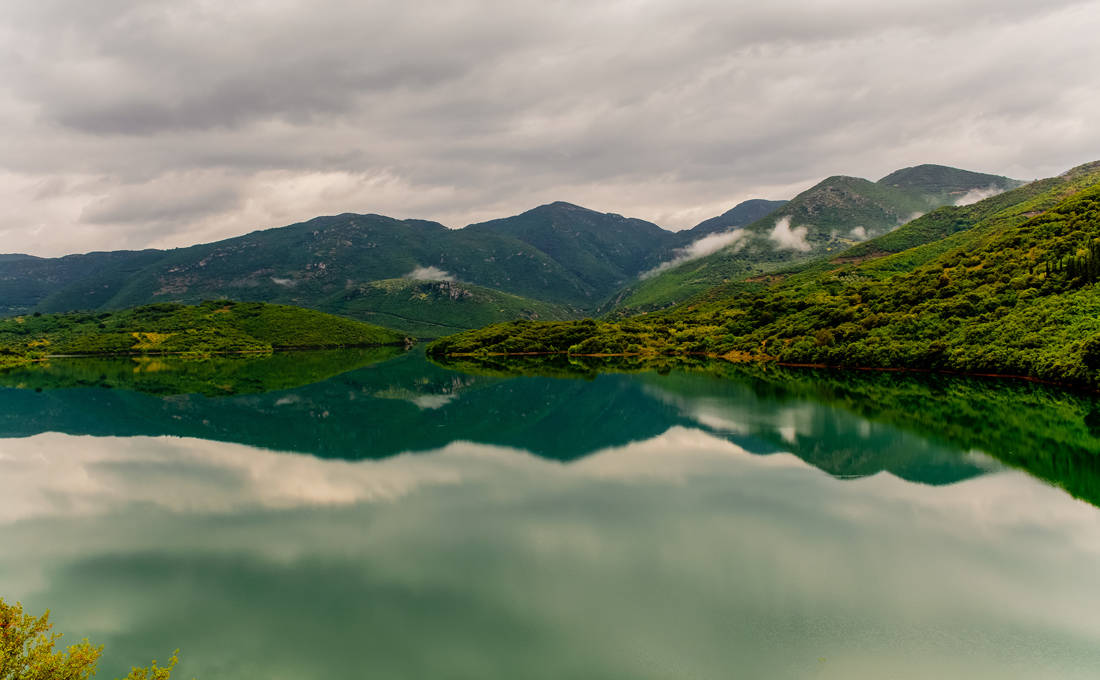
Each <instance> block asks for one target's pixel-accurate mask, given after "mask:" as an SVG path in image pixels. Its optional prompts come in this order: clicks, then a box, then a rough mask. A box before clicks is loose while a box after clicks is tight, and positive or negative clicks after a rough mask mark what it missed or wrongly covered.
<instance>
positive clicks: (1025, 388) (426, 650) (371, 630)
mask: <svg viewBox="0 0 1100 680" xmlns="http://www.w3.org/2000/svg"><path fill="white" fill-rule="evenodd" d="M454 368H455V367H451V368H447V367H443V366H439V365H435V364H432V363H429V362H428V361H426V360H425V359H424V357H423V356H422V355H420V354H418V353H415V352H413V353H408V354H400V355H396V356H395V353H394V352H392V351H386V352H363V351H357V352H320V353H303V354H296V355H276V356H275V357H268V358H257V359H248V360H245V359H239V360H233V359H222V360H211V361H209V362H205V363H186V364H180V363H178V362H171V361H164V360H160V361H150V360H143V361H135V360H128V359H114V360H69V361H55V362H53V363H51V364H50V365H48V366H39V367H34V368H31V369H23V370H20V371H17V372H9V373H7V374H0V545H2V546H3V547H4V549H3V550H0V597H3V598H4V599H6V600H9V601H14V600H21V601H22V602H23V603H24V604H25V605H27V606H28V607H29V608H31V609H32V610H42V609H45V608H50V609H52V610H53V612H54V617H55V619H56V621H57V623H58V627H59V629H60V630H63V631H66V633H67V638H69V637H75V638H80V637H84V636H87V637H89V638H90V639H91V640H93V641H94V642H96V643H103V644H104V645H105V646H106V654H105V657H104V661H103V663H102V664H101V668H102V670H101V672H100V674H99V677H108V678H112V677H115V676H117V675H121V674H123V673H124V672H125V671H126V670H127V669H128V667H129V665H131V664H135V663H145V662H147V661H148V660H149V659H150V658H153V657H156V658H161V659H163V658H164V657H165V656H167V653H168V652H170V651H171V650H172V649H174V648H176V647H179V648H181V650H182V651H181V657H182V659H183V661H182V662H181V664H180V667H179V677H181V678H183V677H186V678H191V677H196V678H199V680H209V679H211V678H335V677H340V678H360V677H378V678H428V677H432V678H435V677H441V678H573V677H575V678H741V677H744V678H1095V677H1098V676H1100V579H1097V574H1100V510H1098V509H1097V504H1098V503H1100V483H1098V480H1100V464H1098V461H1100V438H1098V437H1097V435H1098V434H1100V415H1098V414H1100V411H1098V410H1097V408H1096V404H1095V402H1094V400H1093V399H1092V398H1091V397H1085V396H1077V395H1071V394H1066V393H1062V392H1058V391H1054V390H1050V389H1047V388H1043V387H1038V386H1034V385H1027V384H1020V383H999V382H981V381H972V380H962V379H947V378H923V379H920V378H908V377H903V376H890V375H847V374H840V373H807V372H784V371H776V370H770V371H761V370H757V369H740V368H736V367H730V366H728V365H722V366H712V365H705V364H704V365H698V366H691V367H682V368H673V369H672V370H668V369H667V367H666V368H665V369H662V370H660V371H653V372H647V371H630V372H612V373H605V374H599V375H595V376H593V375H592V373H591V371H590V370H589V369H590V367H579V368H578V367H572V368H574V369H576V370H574V371H573V372H574V373H577V374H578V375H582V376H584V377H582V378H576V379H574V378H570V377H567V376H568V375H570V370H557V369H555V370H554V371H547V370H545V368H544V367H543V368H539V369H536V370H534V371H533V372H535V373H540V374H542V375H541V376H540V375H522V373H523V368H522V367H521V368H518V369H516V370H514V371H511V372H510V371H501V370H497V368H499V367H494V368H493V370H488V369H486V368H485V367H478V366H475V365H462V366H460V367H457V368H459V369H461V370H454ZM567 368H569V367H567ZM542 376H545V377H542ZM551 376H553V377H551ZM563 376H565V377H563Z"/></svg>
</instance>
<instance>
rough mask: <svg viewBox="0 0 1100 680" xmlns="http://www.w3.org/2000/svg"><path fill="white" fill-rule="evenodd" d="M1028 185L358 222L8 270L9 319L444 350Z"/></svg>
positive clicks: (914, 177) (952, 183) (845, 183)
mask: <svg viewBox="0 0 1100 680" xmlns="http://www.w3.org/2000/svg"><path fill="white" fill-rule="evenodd" d="M1017 184H1018V182H1016V181H1015V180H1010V179H1008V178H1004V177H998V176H994V175H984V174H981V173H973V172H969V171H964V170H957V169H954V168H946V167H944V166H918V167H916V168H906V169H903V170H899V171H897V172H895V173H891V174H890V175H888V176H887V177H885V178H883V180H880V182H878V183H874V182H870V181H868V180H862V179H858V178H850V177H841V176H837V177H831V178H829V179H826V180H824V181H823V182H821V183H819V184H818V185H816V186H814V187H812V188H811V189H809V190H807V191H805V192H803V193H801V194H799V195H798V196H796V197H795V198H794V199H793V200H791V201H772V200H763V199H753V200H749V201H745V202H743V203H740V204H738V205H737V206H735V207H733V208H732V209H731V210H729V211H727V212H726V213H723V214H722V215H719V216H717V217H714V218H711V219H708V220H704V221H703V222H701V223H699V224H698V225H696V226H695V227H693V228H692V229H688V230H684V231H681V232H672V231H668V230H665V229H662V228H661V227H659V226H658V225H656V224H653V223H651V222H647V221H645V220H639V219H633V218H629V217H624V216H622V215H618V214H615V213H600V212H597V211H594V210H589V209H587V208H583V207H581V206H577V205H573V204H570V203H565V202H555V203H550V204H546V205H542V206H538V207H536V208H533V209H531V210H528V211H526V212H523V213H521V214H519V215H514V216H511V217H506V218H501V219H496V220H491V221H488V222H482V223H479V224H472V225H469V226H467V227H465V228H462V229H448V228H447V227H445V226H443V225H442V224H439V223H437V222H431V221H427V220H415V219H404V220H402V219H394V218H391V217H386V216H383V215H375V214H365V215H360V214H354V213H344V214H340V215H333V216H324V217H317V218H314V219H311V220H308V221H306V222H301V223H298V224H293V225H288V226H285V227H278V228H274V229H265V230H260V231H254V232H252V233H249V234H245V235H243V236H238V237H234V238H229V239H224V240H221V241H217V242H213V243H205V244H198V245H194V246H190V247H186V248H176V249H172V250H141V251H113V252H95V253H87V254H81V255H69V256H65V257H59V258H37V257H33V256H29V255H21V254H10V255H0V314H3V315H13V314H22V313H26V312H34V311H41V312H63V311H71V310H112V309H122V308H127V307H133V306H136V305H141V304H146V303H150V302H162V301H172V302H185V303H194V302H199V301H202V300H208V299H217V298H231V299H238V300H245V301H259V302H273V303H279V304H289V305H297V306H302V307H308V308H313V309H318V310H321V311H325V312H330V313H335V314H343V315H347V316H351V317H353V318H358V319H362V320H367V321H371V322H373V323H379V324H383V325H387V326H390V327H392V328H396V329H399V330H402V331H404V332H408V333H412V334H415V335H419V336H421V337H436V336H438V335H443V334H447V333H451V332H454V331H456V330H462V329H466V328H475V327H479V326H482V325H485V324H489V323H494V322H498V321H505V320H509V319H515V318H527V319H547V320H554V319H569V318H579V317H581V316H585V315H592V314H597V313H602V312H606V311H610V310H612V309H615V308H616V307H621V308H622V310H623V311H624V312H625V311H637V310H640V309H651V308H658V307H661V306H667V305H668V304H671V303H672V302H675V301H677V300H681V299H684V298H686V297H689V296H691V295H693V294H696V293H698V292H699V291H700V290H702V289H705V288H707V287H710V286H713V285H716V284H720V283H722V282H723V281H726V280H729V279H730V278H731V277H745V276H750V275H752V274H754V273H759V272H765V271H768V270H769V268H774V267H776V266H780V265H784V264H789V263H791V262H796V261H800V260H804V259H807V258H811V257H814V256H817V255H820V254H821V253H823V252H828V251H831V250H838V249H841V248H844V247H847V246H850V245H853V244H855V243H857V242H858V241H861V240H863V239H865V238H868V237H872V236H875V235H876V234H881V233H885V232H887V231H889V230H890V229H893V228H895V227H896V226H897V225H898V224H899V223H902V222H904V221H906V219H908V217H910V216H912V215H914V214H916V213H918V212H920V211H924V210H928V209H931V208H934V207H936V206H937V205H942V204H944V203H945V202H950V201H952V200H957V199H959V198H961V197H964V196H966V195H967V194H968V193H969V192H973V191H990V192H996V191H1000V190H1003V189H1004V188H1008V187H1011V186H1015V185H1017ZM738 229H743V230H744V232H745V235H746V236H747V237H746V238H738V236H739V233H738V232H736V231H735V230H738ZM735 241H736V242H735Z"/></svg>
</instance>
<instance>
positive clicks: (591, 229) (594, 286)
mask: <svg viewBox="0 0 1100 680" xmlns="http://www.w3.org/2000/svg"><path fill="white" fill-rule="evenodd" d="M463 231H466V232H470V233H471V234H484V233H491V234H499V235H502V236H509V237H512V238H515V239H518V240H520V241H523V242H524V243H527V244H530V245H532V246H534V247H535V248H538V249H539V250H540V251H541V252H543V253H546V254H547V255H549V256H550V257H551V258H552V259H553V260H554V261H555V262H557V263H559V264H560V265H562V266H563V267H565V269H566V270H568V271H569V272H570V273H571V274H573V275H574V276H576V277H577V279H578V280H580V281H582V282H583V283H584V285H585V286H587V288H588V290H589V291H590V296H589V298H588V300H587V301H588V302H589V305H590V306H591V304H594V303H597V302H600V301H601V300H602V299H603V298H604V297H606V296H608V295H610V294H612V293H613V292H615V291H616V290H618V289H619V288H620V287H621V286H623V285H625V284H626V283H627V282H628V281H630V280H631V279H633V278H634V277H635V276H637V275H638V274H639V273H640V272H642V271H643V270H645V269H647V268H648V267H651V266H654V265H656V264H657V262H658V261H659V260H658V259H656V254H657V253H658V251H662V250H663V249H665V248H667V247H669V246H671V245H673V244H674V243H675V242H676V235H675V234H674V233H673V232H669V231H665V230H664V229H662V228H660V227H658V226H657V225H656V224H653V223H651V222H646V221H644V220H637V219H630V218H626V217H623V216H622V215H616V214H613V213H599V212H596V211H594V210H589V209H587V208H582V207H580V206H577V205H573V204H571V203H563V202H560V201H559V202H557V203H550V204H548V205H543V206H539V207H537V208H535V209H533V210H528V211H527V212H525V213H522V214H520V215H516V216H514V217H507V218H504V219H499V220H492V221H490V222H482V223H481V224H472V225H470V226H468V227H466V228H465V229H464V230H463Z"/></svg>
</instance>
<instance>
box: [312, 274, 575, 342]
mask: <svg viewBox="0 0 1100 680" xmlns="http://www.w3.org/2000/svg"><path fill="white" fill-rule="evenodd" d="M318 306H319V307H321V308H322V309H331V310H333V311H339V312H340V313H341V314H343V315H345V316H350V317H353V318H356V319H363V320H365V321H369V322H371V323H377V324H379V325H382V326H386V327H387V328H394V329H397V330H400V331H403V332H405V333H409V334H411V335H413V336H416V337H418V338H438V337H442V336H444V335H450V334H451V333H454V332H456V331H460V330H465V329H468V328H478V327H480V326H485V325H488V324H491V323H496V322H498V321H508V320H510V319H534V320H543V321H561V320H565V319H575V318H577V316H578V315H579V314H580V313H579V312H578V311H577V310H576V309H573V308H570V307H567V306H564V305H559V304H555V303H552V302H542V301H539V300H533V299H530V298H523V297H520V296H518V295H511V294H509V293H503V292H501V291H498V290H493V289H492V288H484V287H482V286H474V285H471V284H468V283H461V282H455V281H424V280H412V279H384V280H381V281H370V282H368V283H363V284H360V285H358V286H354V287H352V288H350V289H345V290H343V291H340V292H339V293H336V294H335V295H333V296H331V297H330V298H328V299H326V300H323V301H321V302H320V303H319V304H318Z"/></svg>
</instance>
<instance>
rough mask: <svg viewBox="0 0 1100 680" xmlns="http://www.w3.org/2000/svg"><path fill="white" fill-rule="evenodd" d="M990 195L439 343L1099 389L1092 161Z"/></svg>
mask: <svg viewBox="0 0 1100 680" xmlns="http://www.w3.org/2000/svg"><path fill="white" fill-rule="evenodd" d="M986 201H988V203H987V204H986V205H982V204H976V205H975V206H973V207H972V208H971V212H969V213H968V215H969V217H970V218H976V219H977V221H976V222H975V223H974V224H973V225H972V226H970V227H969V228H964V229H963V230H961V231H957V232H954V233H951V234H950V235H948V236H946V237H944V238H941V239H939V240H933V241H930V242H926V243H923V244H920V245H917V246H915V247H912V248H907V249H904V250H901V251H899V252H896V253H893V254H884V255H880V256H879V255H875V254H874V253H872V254H871V255H872V256H871V257H869V258H867V259H862V258H847V257H845V256H844V255H842V256H841V257H840V258H834V259H832V260H823V261H821V262H820V263H818V264H816V265H814V266H811V267H808V268H806V269H804V270H803V271H801V272H798V273H795V274H793V275H790V276H788V277H786V278H783V279H782V280H780V281H778V282H775V283H773V284H771V285H767V286H760V287H758V289H756V290H741V291H738V292H732V293H729V294H723V289H716V290H715V291H712V292H711V293H708V294H707V295H705V296H702V297H700V298H698V299H696V300H694V301H692V303H691V304H687V305H683V306H681V307H678V308H676V309H673V310H669V311H668V312H665V313H661V314H651V315H649V316H647V317H635V318H632V319H627V320H624V321H622V322H619V323H607V322H605V323H599V322H587V323H580V322H571V323H562V324H535V323H529V322H519V323H513V324H510V325H509V326H500V325H498V326H495V327H489V328H486V329H482V330H481V331H476V332H471V333H467V334H464V335H460V336H456V337H454V338H447V339H444V340H442V341H440V342H439V343H437V344H436V345H435V346H434V347H435V349H434V351H437V352H440V351H442V352H454V351H493V350H494V348H496V349H500V348H503V347H507V348H508V349H507V351H537V350H541V351H556V350H570V351H573V352H576V353H588V352H594V353H601V352H616V351H619V352H621V351H651V352H672V353H684V352H703V353H712V354H727V353H733V354H734V355H737V356H756V357H760V358H766V359H774V360H779V361H783V362H791V363H811V364H825V365H837V366H864V367H880V368H897V367H911V368H922V369H937V370H951V371H964V372H976V373H998V374H1016V375H1024V376H1030V377H1034V378H1040V379H1046V380H1054V381H1058V382H1063V383H1071V384H1077V385H1083V386H1088V387H1091V388H1100V285H1098V284H1100V162H1097V163H1090V164H1087V165H1083V166H1080V167H1077V168H1074V169H1073V170H1071V171H1069V172H1067V173H1065V174H1063V175H1061V176H1059V177H1056V178H1051V179H1048V180H1042V181H1040V182H1036V183H1033V184H1032V185H1029V186H1027V187H1022V188H1021V189H1018V190H1016V191H1015V192H1012V195H1006V196H1005V197H1001V196H998V197H993V198H990V199H986ZM983 203H985V202H983ZM914 224H916V223H914ZM845 260H847V261H845Z"/></svg>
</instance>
